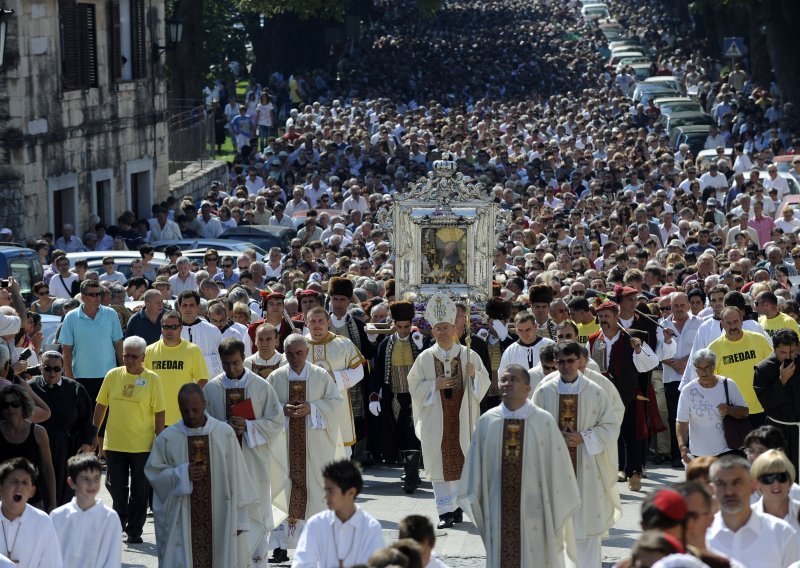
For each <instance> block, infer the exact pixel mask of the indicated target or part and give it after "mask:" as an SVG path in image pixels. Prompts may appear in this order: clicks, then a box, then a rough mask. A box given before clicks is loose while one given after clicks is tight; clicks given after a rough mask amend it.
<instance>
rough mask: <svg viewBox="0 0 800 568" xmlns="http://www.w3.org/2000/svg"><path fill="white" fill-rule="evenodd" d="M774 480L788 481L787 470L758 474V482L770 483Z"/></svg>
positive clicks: (779, 481)
mask: <svg viewBox="0 0 800 568" xmlns="http://www.w3.org/2000/svg"><path fill="white" fill-rule="evenodd" d="M776 481H777V482H778V483H786V482H787V481H789V472H788V471H781V472H779V473H765V474H764V475H759V476H758V482H759V483H763V484H764V485H772V484H773V483H775V482H776Z"/></svg>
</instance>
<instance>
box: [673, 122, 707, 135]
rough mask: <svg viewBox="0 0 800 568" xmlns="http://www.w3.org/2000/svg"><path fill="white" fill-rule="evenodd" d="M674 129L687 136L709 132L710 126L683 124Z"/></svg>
mask: <svg viewBox="0 0 800 568" xmlns="http://www.w3.org/2000/svg"><path fill="white" fill-rule="evenodd" d="M675 128H679V129H680V130H681V132H685V133H687V134H694V133H697V132H708V131H709V130H711V125H710V124H684V125H683V126H676V127H675Z"/></svg>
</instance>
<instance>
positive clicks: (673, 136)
mask: <svg viewBox="0 0 800 568" xmlns="http://www.w3.org/2000/svg"><path fill="white" fill-rule="evenodd" d="M710 130H711V127H710V126H709V125H708V124H699V125H695V126H678V127H677V128H675V129H673V130H672V132H670V133H669V145H670V148H672V149H673V150H674V151H676V152H677V151H678V147H679V146H680V145H681V144H688V145H689V149H690V150H691V151H692V154H694V155H695V156H696V155H697V154H699V153H700V151H701V150H703V146H705V143H706V138H708V132H709V131H710Z"/></svg>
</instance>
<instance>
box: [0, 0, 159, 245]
mask: <svg viewBox="0 0 800 568" xmlns="http://www.w3.org/2000/svg"><path fill="white" fill-rule="evenodd" d="M164 3H165V0H0V7H2V8H5V9H13V10H14V15H13V16H11V18H10V21H9V26H8V39H7V44H6V51H5V63H4V66H3V68H2V69H0V227H9V228H11V229H12V230H13V231H14V236H15V240H17V241H18V242H24V241H26V240H27V239H32V238H37V237H39V236H40V235H41V234H42V233H44V232H46V231H52V232H53V233H54V235H55V236H56V237H58V236H59V234H60V231H61V227H62V225H63V224H65V223H70V224H72V225H74V226H75V229H76V233H77V234H78V235H81V234H83V232H84V231H86V230H87V229H89V222H90V219H91V218H92V216H93V215H97V216H98V217H99V218H100V219H101V220H102V221H103V222H105V223H106V224H107V225H110V224H116V220H117V217H118V216H119V215H120V214H121V213H122V212H123V211H126V210H130V211H133V212H134V213H135V215H136V216H137V218H139V219H142V218H148V217H150V207H151V205H152V204H153V203H154V202H159V201H162V200H164V199H165V198H166V196H167V195H168V192H169V187H168V173H169V172H168V169H169V168H168V159H167V151H168V143H167V142H168V141H167V135H168V134H167V127H166V107H167V97H166V75H165V69H164V60H165V57H164V55H163V54H161V55H159V56H158V58H157V59H156V53H154V49H153V46H154V45H157V44H161V45H163V44H165V43H166V40H165V38H164V35H165V26H164Z"/></svg>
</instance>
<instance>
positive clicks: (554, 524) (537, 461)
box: [458, 401, 581, 568]
mask: <svg viewBox="0 0 800 568" xmlns="http://www.w3.org/2000/svg"><path fill="white" fill-rule="evenodd" d="M507 419H518V420H524V422H525V425H524V428H523V430H522V436H521V437H522V456H521V460H522V470H521V473H522V475H521V478H520V480H519V484H520V487H519V491H520V496H519V535H518V536H516V535H510V534H508V533H504V532H503V531H502V530H501V529H502V526H503V518H504V515H506V514H508V511H505V510H504V506H503V485H504V482H507V480H506V479H504V476H503V467H502V466H503V461H504V459H505V458H504V450H505V448H504V440H503V439H504V430H505V421H506V420H507ZM458 502H459V504H460V505H461V507H462V508H463V509H464V512H465V513H466V514H467V515H468V516H469V518H470V519H472V520H473V521H474V523H475V525H476V527H477V528H478V532H479V533H480V534H481V538H482V539H483V544H484V545H485V547H486V565H487V566H501V565H502V563H501V553H502V549H503V547H504V546H508V543H509V541H513V542H515V544H516V543H517V542H518V543H519V544H518V547H519V560H518V562H517V564H516V565H517V566H536V567H541V568H554V567H558V568H562V567H563V566H564V565H565V564H564V563H565V552H566V551H567V549H570V550H571V553H572V554H574V542H573V543H568V542H567V541H568V539H569V536H570V535H571V532H572V531H569V530H568V529H567V527H568V525H569V524H571V522H572V516H573V515H574V514H575V512H576V511H577V510H578V507H579V505H580V502H581V499H580V494H579V492H578V484H577V482H576V480H575V476H574V475H573V474H572V462H571V461H570V458H569V454H568V453H567V447H566V445H565V444H564V438H563V436H562V435H561V432H559V430H558V427H557V426H556V423H555V421H554V420H553V417H552V416H550V414H548V413H547V412H545V411H544V410H542V409H540V408H536V407H535V406H534V405H533V404H531V403H530V402H529V401H526V404H525V405H524V406H523V407H522V408H520V409H518V410H515V411H511V410H509V409H508V408H507V407H506V406H505V404H502V403H501V404H500V405H498V406H496V407H494V408H492V409H491V410H489V411H487V412H486V413H485V414H484V415H483V416H481V417H480V420H478V425H477V427H476V428H475V435H474V436H473V438H472V445H471V446H470V449H469V455H468V456H467V461H466V463H465V464H464V473H463V474H462V476H461V487H460V490H459V498H458ZM514 516H515V517H516V516H517V511H514Z"/></svg>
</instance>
